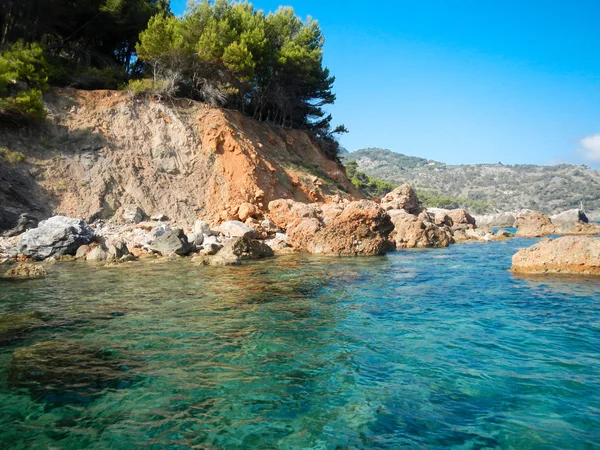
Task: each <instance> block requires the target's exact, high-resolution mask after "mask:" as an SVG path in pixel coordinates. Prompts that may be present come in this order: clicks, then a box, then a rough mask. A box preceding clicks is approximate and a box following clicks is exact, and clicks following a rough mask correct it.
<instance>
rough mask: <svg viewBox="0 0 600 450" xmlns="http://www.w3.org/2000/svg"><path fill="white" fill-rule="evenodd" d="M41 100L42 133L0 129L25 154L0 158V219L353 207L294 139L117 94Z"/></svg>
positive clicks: (302, 139)
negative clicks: (342, 203)
mask: <svg viewBox="0 0 600 450" xmlns="http://www.w3.org/2000/svg"><path fill="white" fill-rule="evenodd" d="M45 102H46V108H47V109H48V111H49V114H48V118H47V119H46V121H45V122H44V124H43V125H40V126H37V127H28V128H18V129H17V128H11V127H7V126H2V128H0V148H2V149H5V151H8V152H18V153H22V154H23V155H24V157H25V159H24V160H23V161H14V159H13V161H12V162H9V161H8V159H7V158H1V157H0V215H2V213H3V212H4V214H5V215H6V214H15V213H19V214H20V213H30V214H32V215H34V216H36V217H37V218H38V219H44V218H47V217H50V216H52V215H55V214H60V215H65V216H69V217H78V218H82V219H84V220H87V221H94V220H96V219H103V220H109V219H112V220H114V221H116V222H118V221H120V220H121V218H122V215H123V213H124V212H125V211H126V210H127V209H130V208H131V207H139V208H141V209H142V210H143V211H144V213H145V214H146V215H148V216H153V215H164V216H167V217H169V219H170V220H172V221H174V222H179V223H183V224H191V223H193V222H194V221H195V220H196V219H197V218H199V217H202V218H204V219H205V220H208V221H210V222H213V223H219V222H221V221H224V220H230V219H236V218H237V211H238V208H239V206H240V205H241V204H243V203H251V204H254V205H256V207H258V208H259V209H261V210H263V211H266V209H267V205H268V204H269V202H270V201H273V200H276V199H281V198H285V199H292V200H295V201H300V202H306V203H309V202H323V203H326V202H328V201H331V200H336V201H339V200H340V199H342V198H345V199H349V200H354V199H360V198H361V194H360V193H359V192H358V191H357V190H356V189H355V188H354V186H352V184H351V183H350V182H349V181H348V178H347V176H346V173H345V169H344V167H343V166H342V165H340V164H339V163H337V162H335V161H332V160H331V159H329V158H327V157H326V156H325V154H324V153H323V151H322V150H321V148H320V147H319V144H318V143H317V142H316V141H315V140H314V139H312V138H311V137H310V136H309V135H308V134H307V133H304V132H302V131H298V130H291V129H285V128H281V127H275V126H272V125H269V124H265V123H258V122H255V121H253V120H251V119H249V118H246V117H244V116H242V115H241V114H240V113H238V112H234V111H228V110H222V109H219V108H214V107H210V106H208V105H206V104H203V103H199V102H193V101H189V100H184V101H176V102H172V103H171V102H159V101H154V100H152V99H150V98H133V97H132V96H131V95H130V94H128V93H127V92H123V91H79V90H74V89H56V90H53V91H51V92H49V93H48V94H47V95H46V97H45ZM17 159H18V158H17ZM0 222H2V220H0ZM1 225H2V224H1V223H0V226H1Z"/></svg>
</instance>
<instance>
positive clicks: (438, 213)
mask: <svg viewBox="0 0 600 450" xmlns="http://www.w3.org/2000/svg"><path fill="white" fill-rule="evenodd" d="M425 212H426V213H427V215H428V216H429V221H430V222H433V223H435V224H436V225H438V226H447V227H451V226H452V225H453V222H452V219H451V218H450V216H449V215H448V210H447V209H442V208H427V210H426V211H425Z"/></svg>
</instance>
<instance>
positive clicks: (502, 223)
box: [474, 212, 517, 228]
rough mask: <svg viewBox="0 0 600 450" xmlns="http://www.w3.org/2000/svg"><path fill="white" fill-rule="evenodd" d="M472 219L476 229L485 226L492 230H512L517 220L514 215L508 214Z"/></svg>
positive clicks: (481, 216) (487, 215)
mask: <svg viewBox="0 0 600 450" xmlns="http://www.w3.org/2000/svg"><path fill="white" fill-rule="evenodd" d="M474 219H475V222H476V224H477V226H478V227H479V226H484V225H487V226H490V227H493V228H514V227H515V222H516V220H517V218H516V215H515V214H513V213H508V212H503V213H498V214H485V215H480V216H474Z"/></svg>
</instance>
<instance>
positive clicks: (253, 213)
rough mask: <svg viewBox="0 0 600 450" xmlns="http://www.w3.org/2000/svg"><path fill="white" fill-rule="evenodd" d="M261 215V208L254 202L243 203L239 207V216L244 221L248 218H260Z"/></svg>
mask: <svg viewBox="0 0 600 450" xmlns="http://www.w3.org/2000/svg"><path fill="white" fill-rule="evenodd" d="M260 215H261V211H260V209H258V207H257V206H256V205H253V204H252V203H242V204H241V205H240V207H239V209H238V217H239V218H240V220H241V221H242V222H245V221H246V220H248V219H258V218H259V217H260Z"/></svg>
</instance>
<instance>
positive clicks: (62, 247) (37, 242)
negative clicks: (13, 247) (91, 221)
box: [18, 216, 94, 261]
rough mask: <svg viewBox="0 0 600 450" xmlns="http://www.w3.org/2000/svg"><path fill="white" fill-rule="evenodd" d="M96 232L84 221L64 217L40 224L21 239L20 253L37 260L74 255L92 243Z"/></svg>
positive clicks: (57, 217) (56, 217)
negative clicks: (80, 248) (83, 246)
mask: <svg viewBox="0 0 600 450" xmlns="http://www.w3.org/2000/svg"><path fill="white" fill-rule="evenodd" d="M93 239H94V230H92V229H91V228H90V227H89V226H88V225H87V224H86V223H85V222H84V221H82V220H79V219H70V218H68V217H63V216H55V217H51V218H50V219H48V220H44V221H42V222H40V224H39V226H38V227H37V228H34V229H32V230H29V231H27V232H26V233H24V234H23V235H22V236H21V238H20V239H19V244H18V251H19V253H21V254H23V255H25V256H29V257H31V258H33V259H35V260H38V261H40V260H43V259H46V258H49V257H51V256H61V255H74V254H75V252H76V251H77V249H78V248H79V247H81V246H82V245H86V244H89V243H91V242H92V240H93Z"/></svg>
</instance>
